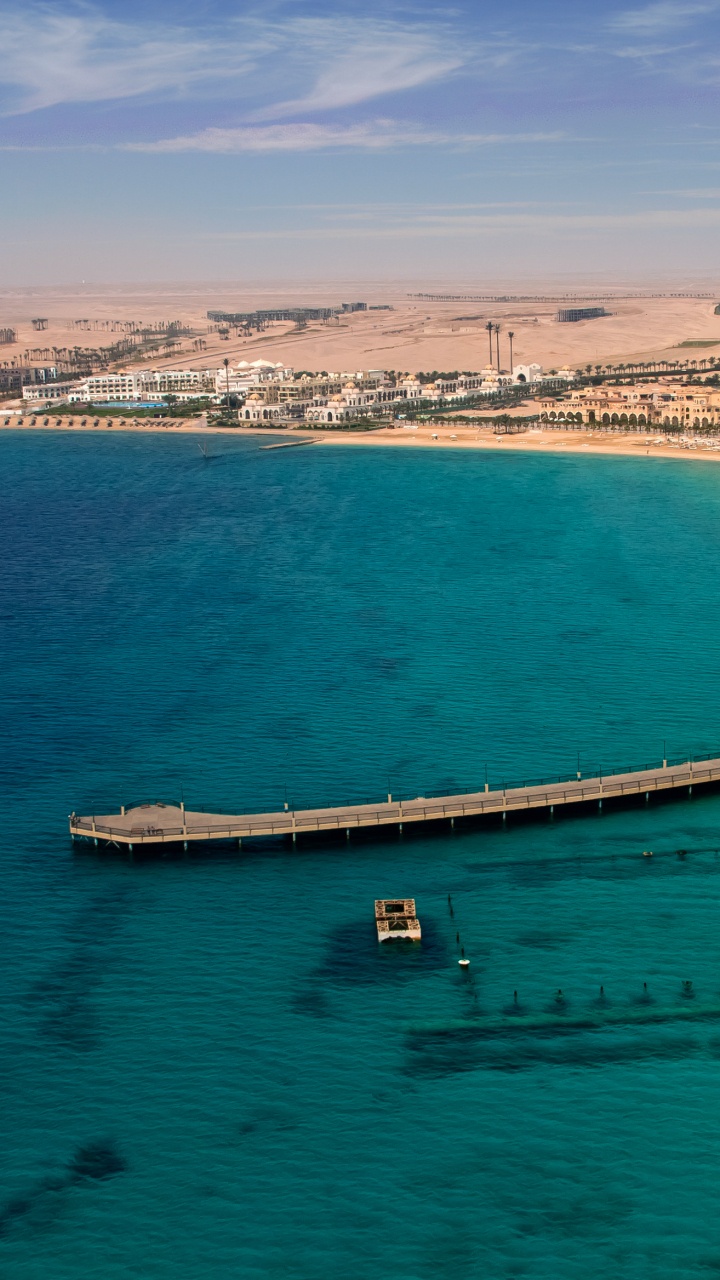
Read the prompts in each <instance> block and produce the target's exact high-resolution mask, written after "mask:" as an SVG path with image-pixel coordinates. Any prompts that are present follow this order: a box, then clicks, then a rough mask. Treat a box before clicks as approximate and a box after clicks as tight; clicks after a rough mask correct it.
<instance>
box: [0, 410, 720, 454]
mask: <svg viewBox="0 0 720 1280" xmlns="http://www.w3.org/2000/svg"><path fill="white" fill-rule="evenodd" d="M6 416H7V415H6ZM56 421H57V419H55V418H50V419H49V422H48V425H45V423H44V420H43V419H41V418H38V420H37V421H36V423H35V425H34V426H33V425H30V423H29V421H28V420H27V419H26V420H25V424H24V425H23V426H21V427H18V426H17V424H16V421H15V420H14V419H13V418H11V419H10V422H9V423H8V424H7V425H6V424H5V420H4V418H3V419H0V431H23V432H24V431H32V432H48V433H55V432H58V431H63V432H64V431H68V432H80V433H87V432H90V433H93V434H95V435H103V434H107V433H109V432H133V433H137V434H157V435H162V434H174V435H195V436H197V435H201V436H204V437H206V438H207V437H212V436H224V435H229V436H252V437H254V438H255V439H256V440H257V441H258V447H259V448H262V447H263V446H267V445H278V444H286V445H289V446H302V447H304V448H308V447H314V448H317V447H320V448H322V447H323V446H324V445H325V446H327V445H341V446H344V447H346V448H351V449H363V448H371V449H376V448H389V449H460V450H463V449H464V450H468V449H489V450H491V451H493V452H495V453H498V452H501V453H527V452H531V453H575V454H578V453H580V454H585V453H588V454H602V455H606V456H619V457H620V456H621V457H630V458H691V459H701V460H704V461H707V462H718V461H720V439H716V438H714V437H710V438H700V437H698V438H697V439H695V438H692V437H688V438H683V439H670V438H668V437H666V436H663V435H662V434H658V435H634V434H632V435H631V434H628V435H618V434H616V433H611V432H602V431H555V430H544V429H542V428H540V427H536V428H531V429H529V430H528V431H523V432H518V433H517V434H512V435H506V434H497V435H496V434H495V432H494V431H493V429H492V428H491V427H487V426H483V427H481V428H478V427H462V426H453V427H437V426H436V427H432V426H426V425H423V426H418V427H416V428H414V427H408V426H405V427H383V428H381V429H379V430H377V431H352V432H351V431H322V432H310V431H307V430H305V429H304V428H302V427H292V428H289V429H283V428H280V427H277V428H276V427H274V428H273V429H272V430H268V431H264V430H259V429H258V428H257V427H208V426H206V424H205V421H204V419H202V418H200V419H197V420H194V421H192V422H178V421H175V422H168V423H166V424H161V423H159V422H153V423H151V424H150V425H147V426H145V425H142V426H141V425H139V424H133V423H127V422H126V423H123V424H122V425H121V424H120V423H119V422H113V423H112V425H109V424H108V421H107V420H105V421H103V420H101V421H100V422H99V424H98V425H97V426H95V425H94V424H93V423H86V425H85V426H82V425H80V424H79V423H78V424H77V425H75V424H74V425H73V426H70V425H69V423H68V421H67V420H61V425H59V426H56V425H55V422H56Z"/></svg>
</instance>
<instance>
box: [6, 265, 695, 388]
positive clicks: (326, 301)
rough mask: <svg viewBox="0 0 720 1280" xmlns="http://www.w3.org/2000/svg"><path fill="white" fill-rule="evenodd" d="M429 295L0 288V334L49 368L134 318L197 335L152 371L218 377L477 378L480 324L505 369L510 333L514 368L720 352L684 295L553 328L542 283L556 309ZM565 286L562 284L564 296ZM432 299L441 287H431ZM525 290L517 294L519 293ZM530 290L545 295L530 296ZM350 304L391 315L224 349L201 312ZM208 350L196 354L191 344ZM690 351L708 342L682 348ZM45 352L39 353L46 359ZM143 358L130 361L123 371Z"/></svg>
mask: <svg viewBox="0 0 720 1280" xmlns="http://www.w3.org/2000/svg"><path fill="white" fill-rule="evenodd" d="M423 288H427V286H424V285H423V284H422V283H420V284H418V285H417V286H413V285H402V286H399V285H380V284H371V285H368V284H367V283H366V284H360V283H357V282H352V281H350V282H347V283H346V284H344V285H341V286H335V285H330V286H323V287H320V286H319V285H316V284H313V285H308V286H306V287H305V288H303V289H301V288H299V287H298V286H297V285H294V286H292V287H288V288H287V289H283V290H280V289H278V288H277V287H275V288H273V289H264V290H263V289H260V288H259V287H248V286H242V285H236V284H222V285H218V284H198V285H192V286H190V285H187V284H177V285H157V286H151V285H145V286H136V287H133V286H112V287H111V286H107V287H103V286H95V285H94V286H86V287H81V286H78V287H75V288H55V289H24V290H22V289H15V290H3V291H0V328H3V327H5V326H7V327H11V328H15V329H17V331H18V341H17V343H15V344H13V345H11V346H2V347H0V365H2V364H4V363H8V364H9V363H11V362H13V361H14V362H16V363H18V362H19V361H20V359H21V357H22V355H23V353H24V352H26V351H27V352H33V353H35V354H33V356H32V357H31V359H30V362H31V363H50V362H52V350H53V348H62V347H73V346H83V347H100V346H105V345H108V344H109V343H111V342H113V341H116V340H117V339H118V338H120V337H121V336H122V334H121V333H118V332H111V331H109V330H107V329H99V330H98V329H94V328H91V329H90V330H89V331H87V330H85V329H78V328H77V327H76V326H75V325H74V323H73V321H77V320H78V319H84V320H87V321H89V322H90V324H91V325H94V324H95V323H96V322H99V323H101V324H102V323H104V322H111V321H119V322H122V321H128V320H134V321H136V322H138V323H140V324H152V323H157V322H159V321H172V320H180V321H182V322H183V323H184V324H186V325H187V326H189V327H190V328H191V329H192V330H193V337H192V338H191V339H185V340H183V341H182V342H181V344H180V345H179V346H178V347H176V348H174V349H173V350H172V351H171V352H170V351H164V352H161V353H160V354H159V355H157V356H156V355H153V356H152V357H151V358H150V360H149V361H146V362H145V367H153V368H173V367H174V368H215V367H217V366H218V365H219V364H220V363H221V361H222V360H223V358H228V359H229V360H230V361H231V362H232V363H233V364H234V363H235V362H236V361H238V360H256V359H266V360H273V361H282V362H283V363H287V364H289V365H292V366H293V367H294V368H295V369H296V370H298V371H300V370H303V369H307V370H309V371H316V370H321V369H326V370H328V371H339V372H340V371H348V372H354V371H355V370H359V369H394V370H396V371H399V372H416V371H426V372H429V371H432V370H433V369H437V370H439V371H447V372H450V371H452V370H454V369H458V370H473V371H475V370H479V369H482V368H483V367H484V365H485V364H486V363H487V362H488V358H489V349H488V337H487V333H486V331H485V328H484V326H485V324H486V323H487V321H488V320H493V321H495V322H496V323H499V324H500V325H501V326H502V333H501V358H502V364H503V367H504V368H507V367H509V363H510V361H509V343H508V339H507V332H508V331H509V330H512V331H513V332H514V335H515V337H514V344H513V346H514V351H513V356H514V363H515V364H518V363H528V362H531V361H537V362H538V363H539V364H541V365H543V367H544V368H545V369H552V368H559V367H561V366H562V365H565V364H567V365H570V366H580V367H583V366H586V365H588V364H590V365H594V364H606V363H611V362H612V363H618V362H625V363H628V362H630V361H633V360H638V361H639V360H651V359H658V358H659V359H667V360H680V359H683V360H684V359H688V358H691V359H692V358H695V359H702V358H703V357H707V356H712V355H716V354H720V316H716V315H715V314H714V307H715V305H716V301H717V299H716V298H715V297H712V298H697V297H695V298H681V297H651V296H647V297H640V296H636V297H631V298H628V297H621V296H619V291H616V293H617V294H618V296H608V295H607V293H604V294H602V295H601V296H599V297H596V298H595V301H597V303H598V304H599V305H602V306H605V307H606V309H607V310H608V311H610V312H612V314H611V315H609V316H605V317H602V318H599V319H596V320H587V321H582V322H580V323H577V324H561V323H558V321H557V320H556V319H555V315H556V312H557V310H558V307H559V306H561V305H569V304H568V303H563V302H562V301H560V298H561V296H562V293H563V289H558V288H557V286H556V287H555V289H554V291H553V288H552V286H551V285H548V286H547V290H548V296H549V295H550V294H553V293H554V300H553V299H552V298H551V299H550V300H547V301H525V302H520V301H516V302H513V301H511V300H509V301H506V302H502V303H490V302H478V301H474V300H473V299H472V297H469V298H467V299H464V300H459V301H452V302H446V301H442V302H441V301H429V300H426V299H419V298H415V297H411V296H410V294H411V293H414V292H418V291H419V290H421V289H423ZM566 289H567V286H565V290H566ZM487 291H488V290H487V289H485V290H483V289H482V288H480V287H477V288H473V287H472V286H467V285H464V286H456V287H455V288H453V289H452V290H451V292H453V293H457V294H461V293H467V294H469V295H472V294H480V293H482V292H487ZM436 292H439V290H438V289H437V287H436ZM518 292H519V291H518ZM529 292H533V293H536V292H537V293H538V295H539V296H540V290H539V289H537V287H534V288H533V289H532V290H529ZM577 292H578V293H581V294H582V302H579V303H578V304H577V305H592V303H593V295H592V294H591V293H590V292H589V291H588V290H584V289H582V287H581V286H579V287H578V290H577ZM355 298H359V299H362V300H363V301H367V302H368V303H369V305H370V306H373V305H374V306H389V307H392V308H393V309H392V310H390V311H367V312H358V313H355V314H352V315H348V316H342V317H340V318H338V320H337V322H334V321H333V322H330V323H327V324H324V323H320V322H317V323H314V322H311V323H310V324H308V327H307V328H306V329H304V330H297V329H295V327H294V326H293V325H292V324H288V323H278V324H274V325H271V326H270V327H268V328H267V329H266V330H265V331H264V332H262V333H253V334H252V335H251V336H250V337H238V336H236V334H235V331H234V330H231V336H230V339H229V340H228V341H223V340H222V339H221V338H220V337H219V335H218V334H217V333H216V332H213V331H212V326H210V325H209V323H208V320H207V317H206V312H207V310H208V309H213V308H219V309H226V310H232V311H245V310H251V309H253V308H256V307H262V308H271V307H274V306H275V307H277V306H280V305H288V306H301V305H303V304H307V305H309V306H319V305H327V306H334V305H337V304H338V303H339V302H341V301H352V300H354V299H355ZM38 317H42V318H44V319H47V321H48V325H47V329H45V330H43V331H42V332H36V331H35V330H34V329H33V327H32V323H31V321H32V319H33V318H38ZM197 339H201V340H203V341H204V342H205V343H206V344H207V345H206V347H205V348H204V349H203V350H202V351H197V350H194V349H193V340H197ZM683 342H698V343H706V344H710V345H706V346H698V347H695V348H691V349H689V350H688V349H687V348H685V349H679V347H678V344H680V343H683ZM42 352H44V353H45V355H44V356H42V355H41V354H40V353H42ZM136 363H137V361H133V359H132V357H128V359H127V360H126V362H125V366H124V367H127V368H131V367H133V364H136Z"/></svg>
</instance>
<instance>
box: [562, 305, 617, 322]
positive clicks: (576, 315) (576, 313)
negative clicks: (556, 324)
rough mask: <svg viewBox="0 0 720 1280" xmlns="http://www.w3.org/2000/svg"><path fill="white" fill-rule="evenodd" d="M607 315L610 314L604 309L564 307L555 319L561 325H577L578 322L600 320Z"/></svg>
mask: <svg viewBox="0 0 720 1280" xmlns="http://www.w3.org/2000/svg"><path fill="white" fill-rule="evenodd" d="M606 315H609V312H608V311H606V310H605V308H604V307H562V308H561V309H560V311H558V313H557V316H556V317H555V319H556V320H559V321H560V323H561V324H575V323H577V321H578V320H598V319H599V318H600V316H606Z"/></svg>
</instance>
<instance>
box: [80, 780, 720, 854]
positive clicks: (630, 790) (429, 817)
mask: <svg viewBox="0 0 720 1280" xmlns="http://www.w3.org/2000/svg"><path fill="white" fill-rule="evenodd" d="M717 782H720V758H716V759H712V760H694V761H686V762H685V763H683V764H674V765H670V766H668V765H663V766H662V767H661V768H657V769H640V770H638V771H636V772H631V773H615V774H607V775H605V776H603V777H596V778H584V779H583V778H578V779H575V780H572V781H567V782H557V783H554V784H548V783H541V784H538V785H534V786H522V787H508V788H506V789H503V790H492V791H491V790H484V791H472V792H466V793H464V794H462V795H449V796H436V797H433V798H432V799H430V798H426V797H424V796H418V797H416V798H415V799H414V800H402V801H392V800H391V799H389V800H388V802H387V803H384V804H359V805H341V806H340V807H338V808H334V809H295V810H279V811H276V812H273V813H239V814H225V813H197V812H192V811H190V810H189V809H185V807H184V805H175V804H161V803H156V804H146V805H138V806H135V807H133V808H131V809H127V810H125V809H123V810H121V812H120V813H114V814H94V815H92V816H90V817H78V815H77V814H75V813H72V814H71V815H70V834H71V835H72V836H73V838H76V837H80V838H84V839H90V840H94V841H95V842H96V843H99V842H100V841H103V842H106V843H108V844H116V845H127V846H129V847H130V848H133V847H134V846H135V845H150V844H171V843H183V844H187V843H188V842H189V841H202V842H206V841H208V840H238V841H240V840H245V839H254V838H256V837H259V836H275V837H277V836H285V837H289V838H290V839H292V840H296V839H297V837H298V836H300V835H314V834H319V833H321V832H328V831H329V832H332V831H336V832H339V833H341V834H345V833H347V834H349V833H351V832H353V831H357V830H362V829H368V828H372V827H384V826H388V827H399V828H401V829H402V828H403V827H404V826H405V825H406V824H410V823H412V824H417V823H421V822H438V821H440V820H442V819H451V820H455V819H462V818H482V817H492V816H494V815H506V814H511V813H527V812H528V811H530V810H534V809H535V810H543V809H544V810H552V811H554V810H555V809H562V808H564V807H567V806H569V805H578V804H588V803H592V802H594V803H595V804H596V805H598V806H602V805H603V803H604V802H606V801H610V802H611V801H613V800H618V799H625V798H627V797H632V796H642V795H643V794H645V795H646V796H648V797H649V796H650V795H651V794H652V793H653V792H668V791H676V792H678V793H680V794H683V793H684V794H686V795H687V794H688V793H689V792H692V789H693V788H694V787H699V786H707V785H708V784H710V783H717Z"/></svg>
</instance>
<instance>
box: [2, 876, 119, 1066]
mask: <svg viewBox="0 0 720 1280" xmlns="http://www.w3.org/2000/svg"><path fill="white" fill-rule="evenodd" d="M129 900H130V889H129V888H128V887H127V886H124V885H123V886H115V887H114V888H113V889H109V890H106V891H105V892H103V893H101V894H98V895H97V896H96V897H94V898H93V899H91V900H90V901H89V902H88V903H87V904H86V905H85V906H84V907H83V908H82V909H81V910H80V911H79V912H78V914H77V915H76V916H75V918H74V920H73V921H72V923H71V925H70V928H69V930H68V939H67V940H68V943H69V951H68V952H67V953H66V955H65V958H64V959H62V960H60V961H59V963H58V964H57V965H56V967H55V969H53V970H52V971H51V972H50V973H49V974H48V975H47V976H46V977H45V978H42V979H40V981H38V982H36V983H35V984H34V985H33V986H32V987H31V989H30V991H29V993H28V997H27V1000H28V1004H29V1005H30V1006H31V1007H32V1008H34V1009H36V1010H37V1011H38V1014H39V1027H40V1031H41V1033H42V1035H44V1036H45V1037H46V1038H47V1039H49V1040H53V1041H54V1042H55V1043H56V1044H60V1045H62V1046H63V1047H64V1048H67V1049H73V1050H75V1051H77V1052H81V1051H83V1052H87V1051H88V1050H91V1049H94V1048H95V1047H96V1045H97V1044H98V1041H99V1035H100V1028H99V1024H98V1021H97V1017H96V1015H95V1012H94V1010H93V1008H92V1005H91V1003H90V995H91V993H92V991H93V989H94V987H96V986H97V984H98V983H99V982H100V981H101V980H102V977H103V974H104V973H105V971H106V970H107V968H108V965H109V964H110V963H111V959H112V943H113V940H114V938H115V936H116V934H117V932H118V930H119V929H120V927H121V925H122V922H123V920H124V918H125V916H126V914H127V911H128V905H129Z"/></svg>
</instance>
